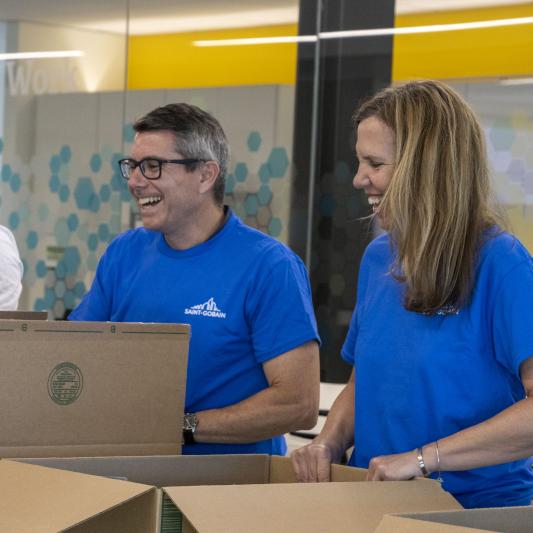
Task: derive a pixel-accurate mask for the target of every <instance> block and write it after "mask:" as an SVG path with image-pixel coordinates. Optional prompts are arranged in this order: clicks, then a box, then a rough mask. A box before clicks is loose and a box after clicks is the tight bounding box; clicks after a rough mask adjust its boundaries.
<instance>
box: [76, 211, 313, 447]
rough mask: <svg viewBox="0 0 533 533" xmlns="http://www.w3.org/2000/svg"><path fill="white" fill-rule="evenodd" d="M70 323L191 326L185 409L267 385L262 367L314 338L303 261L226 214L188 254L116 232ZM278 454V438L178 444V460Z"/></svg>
mask: <svg viewBox="0 0 533 533" xmlns="http://www.w3.org/2000/svg"><path fill="white" fill-rule="evenodd" d="M69 318H70V319H71V320H97V321H108V320H110V321H117V322H169V323H187V324H191V332H192V335H191V341H190V347H189V364H188V371H187V390H186V399H185V409H186V411H187V412H199V411H203V410H206V409H212V408H221V407H226V406H228V405H232V404H235V403H238V402H240V401H241V400H244V399H245V398H248V397H250V396H252V395H254V394H256V393H257V392H259V391H261V390H263V389H265V388H267V387H268V382H267V380H266V377H265V373H264V371H263V368H262V364H263V363H265V362H266V361H269V360H270V359H273V358H274V357H277V356H279V355H281V354H283V353H285V352H287V351H289V350H292V349H294V348H297V347H298V346H300V345H302V344H304V343H306V342H308V341H311V340H317V341H318V339H319V337H318V333H317V328H316V323H315V318H314V312H313V305H312V300H311V290H310V286H309V279H308V276H307V271H306V269H305V267H304V265H303V263H302V261H301V260H300V259H299V258H298V257H297V256H296V255H295V254H294V253H293V252H292V251H291V250H289V248H287V247H286V246H284V245H283V244H281V243H280V242H278V241H276V240H275V239H273V238H271V237H269V236H267V235H265V234H263V233H261V232H259V231H256V230H254V229H252V228H250V227H248V226H245V225H244V224H243V223H242V222H241V221H240V220H239V219H238V218H237V217H236V216H235V215H234V214H233V213H232V212H230V213H229V216H228V217H227V221H226V223H225V224H224V226H223V228H222V229H221V230H220V231H219V232H218V233H216V234H215V235H214V236H212V237H211V238H210V239H209V240H207V241H206V242H204V243H202V244H199V245H197V246H194V247H192V248H189V249H188V250H175V249H173V248H171V247H169V246H168V244H167V243H166V241H165V238H164V237H163V235H162V234H161V233H159V232H154V231H149V230H146V229H142V228H141V229H135V230H130V231H127V232H126V233H124V234H122V235H120V236H118V237H117V238H116V239H114V240H113V242H111V244H110V245H109V247H108V248H107V250H106V252H105V254H104V255H103V256H102V258H101V260H100V262H99V264H98V268H97V271H96V277H95V279H94V282H93V284H92V287H91V289H90V291H89V292H88V293H87V294H86V295H85V297H84V298H83V300H82V301H81V303H80V304H79V306H78V307H77V308H76V309H75V310H74V311H73V312H72V313H71V315H70V317H69ZM285 451H286V445H285V440H284V438H283V437H282V436H278V437H275V438H273V439H268V440H265V441H261V442H254V443H250V444H231V445H230V444H203V443H197V444H194V445H189V446H184V448H183V453H184V454H187V453H189V454H208V453H267V454H284V453H285Z"/></svg>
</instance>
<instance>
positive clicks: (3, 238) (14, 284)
mask: <svg viewBox="0 0 533 533" xmlns="http://www.w3.org/2000/svg"><path fill="white" fill-rule="evenodd" d="M23 273H24V268H23V266H22V261H21V260H20V256H19V251H18V248H17V243H16V241H15V237H14V236H13V233H11V231H10V230H8V229H7V228H6V227H4V226H0V311H16V310H17V308H18V305H19V298H20V293H21V292H22V275H23Z"/></svg>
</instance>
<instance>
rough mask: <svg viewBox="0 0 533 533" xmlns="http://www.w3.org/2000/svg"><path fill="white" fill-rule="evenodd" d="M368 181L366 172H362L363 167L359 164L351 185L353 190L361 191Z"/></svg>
mask: <svg viewBox="0 0 533 533" xmlns="http://www.w3.org/2000/svg"><path fill="white" fill-rule="evenodd" d="M368 183H369V180H368V176H367V174H366V172H365V171H364V168H363V165H361V164H359V167H358V168H357V172H356V173H355V176H354V177H353V181H352V184H353V186H354V188H355V189H363V188H364V187H365V186H366V185H368Z"/></svg>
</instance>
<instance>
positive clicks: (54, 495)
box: [0, 460, 157, 533]
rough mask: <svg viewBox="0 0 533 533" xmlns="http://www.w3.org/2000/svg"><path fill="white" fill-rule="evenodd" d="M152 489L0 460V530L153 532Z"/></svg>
mask: <svg viewBox="0 0 533 533" xmlns="http://www.w3.org/2000/svg"><path fill="white" fill-rule="evenodd" d="M156 513H157V504H156V493H155V489H154V488H153V487H150V486H147V485H140V484H137V483H128V482H125V481H116V480H114V479H106V478H101V477H95V476H86V475H82V474H77V473H73V472H65V471H61V470H54V469H50V468H42V467H39V466H33V465H27V464H21V463H17V462H13V461H6V460H2V461H0V531H2V532H5V533H28V532H31V533H51V532H59V531H68V532H69V533H155V530H154V524H155V520H156Z"/></svg>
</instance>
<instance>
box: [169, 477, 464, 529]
mask: <svg viewBox="0 0 533 533" xmlns="http://www.w3.org/2000/svg"><path fill="white" fill-rule="evenodd" d="M164 492H165V493H166V495H167V496H168V497H169V498H170V499H171V500H172V502H173V503H174V504H175V505H176V507H177V508H178V509H179V510H180V511H181V513H182V514H183V516H184V528H183V533H192V532H195V533H215V532H218V531H231V532H232V533H249V532H250V531H254V533H263V532H264V533H267V532H268V533H271V532H272V531H276V533H284V532H287V533H289V532H290V533H297V532H302V533H303V532H310V531H315V532H329V531H335V532H336V533H344V532H346V533H348V532H350V533H359V532H360V533H363V532H364V533H370V532H372V531H374V530H375V528H376V527H377V526H378V524H379V522H380V520H381V518H382V517H383V515H384V514H385V513H394V512H402V510H403V511H407V510H413V509H417V510H419V511H429V510H438V509H459V508H460V505H459V504H458V503H457V502H456V501H455V499H454V498H452V496H450V495H449V494H447V493H445V492H444V491H443V490H442V489H441V487H440V484H439V483H437V482H434V481H427V480H424V481H412V482H405V481H404V482H394V481H391V482H387V483H375V482H357V483H339V482H331V483H305V484H304V483H287V484H276V485H274V484H264V485H248V486H246V487H244V486H238V485H231V486H226V487H221V486H211V487H207V486H204V487H165V489H164ZM206 502H208V503H206ZM206 509H208V510H209V512H206Z"/></svg>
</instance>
